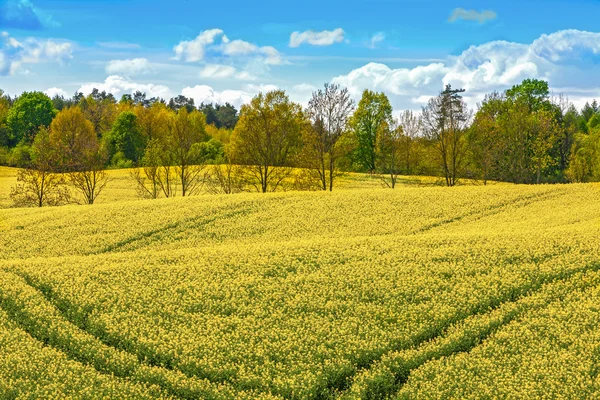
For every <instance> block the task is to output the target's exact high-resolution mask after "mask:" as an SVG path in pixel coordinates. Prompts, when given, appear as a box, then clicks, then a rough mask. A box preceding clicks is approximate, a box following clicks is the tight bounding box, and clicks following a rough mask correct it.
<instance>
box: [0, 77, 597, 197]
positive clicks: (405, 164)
mask: <svg viewBox="0 0 600 400" xmlns="http://www.w3.org/2000/svg"><path fill="white" fill-rule="evenodd" d="M0 94H1V93H0ZM463 95H464V90H463V89H455V88H452V87H451V86H450V85H448V86H446V87H445V88H444V89H443V90H442V91H441V92H440V93H439V94H438V95H437V96H435V97H433V98H431V99H430V100H429V101H428V103H427V105H426V106H424V107H423V108H422V110H421V112H414V111H410V110H407V111H403V112H400V113H399V114H397V115H396V116H394V113H393V109H392V106H391V104H390V101H389V99H388V98H387V96H386V95H385V94H384V93H382V92H380V93H377V92H374V91H371V90H365V91H364V92H363V94H362V98H361V99H360V101H359V102H358V104H355V102H354V101H353V100H352V99H351V96H350V94H349V92H348V90H347V89H346V88H343V87H341V86H339V85H334V84H325V85H324V87H323V88H322V89H320V90H317V91H315V92H314V93H313V95H312V98H311V99H310V101H309V102H308V106H307V107H306V108H304V107H302V106H301V105H300V104H297V103H295V102H293V101H291V100H290V99H289V97H288V95H287V94H286V93H285V91H282V90H274V91H270V92H267V93H259V94H258V95H257V96H255V97H254V98H253V99H252V100H251V101H250V103H248V104H245V105H243V106H242V107H241V109H240V110H239V112H238V110H237V109H236V108H235V107H233V106H232V105H230V104H225V105H220V104H201V105H200V106H196V105H195V104H194V101H193V99H190V98H186V97H185V96H183V95H180V96H177V97H175V98H172V99H170V100H169V101H168V102H167V101H165V100H163V99H158V98H147V96H146V94H145V93H141V92H136V93H133V94H126V95H124V96H122V98H121V99H120V100H119V101H117V100H116V99H115V98H114V96H113V95H112V94H110V93H106V92H100V91H98V90H96V89H94V90H93V91H92V93H91V94H89V95H88V96H84V95H83V94H81V93H76V94H75V95H74V96H73V97H72V98H68V99H66V98H64V97H61V96H55V97H54V98H52V99H51V98H49V97H48V96H46V95H45V94H43V93H41V92H29V93H28V92H26V93H23V94H22V95H21V96H19V97H16V98H11V97H9V96H5V95H1V96H0V163H1V164H4V165H9V166H16V167H19V168H20V169H19V173H18V182H17V185H16V186H15V187H14V188H13V191H12V196H13V198H14V199H15V202H17V203H19V204H23V205H25V204H30V205H36V206H43V205H56V204H62V203H66V202H70V201H73V197H72V193H73V190H70V189H74V190H75V191H76V192H79V196H77V198H79V199H83V202H85V203H87V204H92V203H94V201H95V199H96V198H97V196H98V195H99V194H100V192H101V191H102V189H103V188H104V187H105V186H106V182H107V173H106V169H107V168H131V177H132V179H133V180H134V181H135V182H136V183H137V187H138V190H139V193H140V195H142V196H144V197H150V198H158V197H172V196H176V195H181V196H189V195H193V194H196V193H198V192H199V191H200V190H201V189H205V190H207V191H209V192H212V193H235V192H240V191H244V190H251V189H255V190H257V191H259V192H269V191H275V190H278V189H280V188H282V187H285V186H288V185H293V187H294V188H296V189H307V190H333V188H334V187H335V180H336V177H337V176H338V175H339V174H340V173H342V172H345V171H353V172H364V173H370V174H373V175H376V176H379V177H380V178H381V179H382V182H384V184H385V185H387V186H389V187H391V188H394V187H395V186H396V183H397V181H398V177H399V176H400V175H435V176H440V178H441V179H442V180H443V182H444V184H445V185H447V186H454V185H456V184H457V183H458V182H459V180H461V179H476V180H479V181H481V182H483V183H484V184H486V183H487V182H488V181H489V180H495V181H506V182H514V183H528V184H540V183H561V182H587V181H595V180H599V179H600V110H599V106H598V103H597V102H596V101H594V102H593V103H592V104H586V105H585V106H584V107H583V109H582V110H577V109H576V108H575V107H574V106H573V105H572V104H570V103H569V102H568V100H567V99H566V98H564V97H563V96H558V97H556V98H552V97H551V96H550V91H549V87H548V83H547V82H545V81H542V80H535V79H526V80H524V81H523V82H522V83H521V84H519V85H515V86H513V87H511V88H509V89H507V90H506V91H504V92H502V93H500V92H494V93H491V94H489V95H487V96H486V97H485V99H484V100H483V101H482V102H481V103H480V104H479V105H478V107H477V109H476V110H471V109H469V108H468V106H467V104H466V103H465V101H464V99H463ZM132 167H135V168H132Z"/></svg>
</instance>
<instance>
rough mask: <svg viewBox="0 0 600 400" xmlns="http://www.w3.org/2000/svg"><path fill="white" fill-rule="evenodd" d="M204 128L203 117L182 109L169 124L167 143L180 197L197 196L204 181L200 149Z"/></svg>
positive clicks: (204, 134)
mask: <svg viewBox="0 0 600 400" xmlns="http://www.w3.org/2000/svg"><path fill="white" fill-rule="evenodd" d="M205 126H206V118H205V116H204V114H202V113H201V112H199V111H197V110H193V111H192V112H188V110H187V109H186V108H185V107H182V108H180V109H179V111H178V112H177V115H176V116H175V117H174V118H173V121H172V122H171V126H170V129H169V131H170V133H169V138H168V141H167V143H168V149H169V152H170V153H171V159H172V162H173V164H172V165H173V167H174V172H175V174H176V175H177V177H178V178H179V184H180V187H181V195H182V196H189V195H192V194H195V193H197V192H198V191H199V190H200V189H201V187H202V185H203V184H204V181H205V178H206V173H205V170H204V165H203V161H204V160H202V159H201V155H200V148H199V144H200V143H201V142H202V141H203V140H204V139H206V130H205Z"/></svg>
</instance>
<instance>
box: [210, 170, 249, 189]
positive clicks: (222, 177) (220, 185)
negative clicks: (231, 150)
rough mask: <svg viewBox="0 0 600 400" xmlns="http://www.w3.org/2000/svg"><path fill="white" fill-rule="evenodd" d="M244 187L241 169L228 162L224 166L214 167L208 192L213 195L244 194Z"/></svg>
mask: <svg viewBox="0 0 600 400" xmlns="http://www.w3.org/2000/svg"><path fill="white" fill-rule="evenodd" d="M244 186H245V183H244V179H243V172H242V171H241V167H240V166H239V165H235V164H232V163H231V162H227V163H225V164H223V165H213V166H212V168H211V171H210V176H209V177H208V179H207V185H206V190H207V192H208V193H211V194H234V193H240V192H243V191H244Z"/></svg>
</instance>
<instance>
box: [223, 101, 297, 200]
mask: <svg viewBox="0 0 600 400" xmlns="http://www.w3.org/2000/svg"><path fill="white" fill-rule="evenodd" d="M308 127H309V122H308V120H307V118H306V116H305V114H304V112H303V111H302V106H300V105H299V104H296V103H294V102H292V101H290V99H289V97H288V96H287V94H286V93H285V92H284V91H282V90H274V91H270V92H267V93H266V94H263V93H259V94H258V95H257V96H256V97H254V98H253V99H252V101H251V102H250V104H246V105H243V106H242V109H241V110H240V119H239V121H238V123H237V125H236V127H235V130H234V131H233V135H232V138H231V141H232V146H233V147H232V151H233V160H234V162H236V163H238V164H242V165H244V166H245V167H246V168H245V169H246V170H247V171H248V174H249V183H250V184H251V185H253V186H254V187H255V188H256V189H257V190H258V191H260V192H263V193H266V192H268V191H275V190H277V188H278V187H279V186H280V185H281V184H282V182H283V180H284V179H285V178H286V177H288V176H289V175H290V173H291V169H290V167H292V166H293V165H294V162H293V161H294V158H295V157H296V156H297V155H298V153H299V151H300V148H301V143H302V135H303V133H304V132H305V130H306V129H308Z"/></svg>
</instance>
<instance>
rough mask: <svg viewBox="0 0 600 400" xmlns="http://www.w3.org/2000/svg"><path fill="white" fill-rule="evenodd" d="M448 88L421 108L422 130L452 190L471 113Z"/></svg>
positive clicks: (459, 170)
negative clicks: (430, 143) (430, 142)
mask: <svg viewBox="0 0 600 400" xmlns="http://www.w3.org/2000/svg"><path fill="white" fill-rule="evenodd" d="M463 92H464V89H452V87H451V86H450V85H447V86H446V88H445V89H444V90H443V91H442V92H441V93H440V94H439V96H437V97H434V98H432V99H430V100H429V102H428V103H427V106H426V107H424V108H423V127H424V130H425V133H426V134H427V136H428V137H429V139H430V140H431V141H432V142H433V143H434V145H435V147H436V149H437V152H438V156H439V163H440V167H441V169H442V173H443V175H444V178H445V180H446V185H447V186H454V185H456V182H457V181H458V179H459V178H460V176H461V174H462V172H463V167H464V163H465V158H466V157H465V155H466V152H467V146H466V132H467V128H468V124H469V122H470V120H471V111H470V110H469V109H468V108H467V105H466V104H465V102H464V101H463V99H462V96H461V95H460V93H463Z"/></svg>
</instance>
